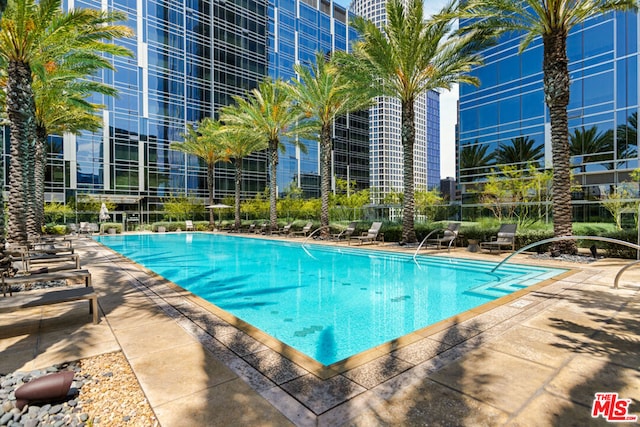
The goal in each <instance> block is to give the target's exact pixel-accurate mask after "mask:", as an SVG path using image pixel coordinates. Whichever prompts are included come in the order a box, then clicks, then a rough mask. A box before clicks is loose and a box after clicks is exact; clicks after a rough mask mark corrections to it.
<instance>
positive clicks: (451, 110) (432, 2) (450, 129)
mask: <svg viewBox="0 0 640 427" xmlns="http://www.w3.org/2000/svg"><path fill="white" fill-rule="evenodd" d="M334 2H335V3H338V4H339V5H341V6H343V7H345V8H348V7H349V3H351V1H350V0H334ZM448 2H449V0H424V11H425V15H426V16H425V18H428V17H429V16H431V15H432V14H434V13H436V12H438V11H439V10H440V9H442V8H443V7H444V6H445V5H446V4H447V3H448ZM457 102H458V87H457V86H456V87H454V88H452V90H451V91H441V93H440V176H441V177H442V178H446V177H448V176H451V177H455V176H456V164H455V161H456V137H455V136H456V132H455V127H456V122H457V110H458V107H457Z"/></svg>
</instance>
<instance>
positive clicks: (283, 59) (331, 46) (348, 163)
mask: <svg viewBox="0 0 640 427" xmlns="http://www.w3.org/2000/svg"><path fill="white" fill-rule="evenodd" d="M356 37H357V33H356V32H355V30H354V29H352V28H350V27H349V26H348V25H347V12H346V10H345V9H344V8H342V7H340V6H338V5H336V4H334V3H331V2H328V1H325V0H321V1H320V2H318V4H317V5H316V1H304V0H271V1H270V3H269V43H268V46H269V76H271V77H272V78H274V79H276V78H281V79H283V80H285V81H289V80H291V79H292V78H295V73H294V70H293V65H294V64H296V63H300V64H312V63H313V62H314V61H315V54H316V52H318V51H322V52H325V53H330V52H333V51H336V50H342V51H345V50H347V46H348V43H349V41H350V40H355V38H356ZM368 132H369V130H368V114H367V113H366V112H362V113H357V114H350V115H348V116H346V117H343V118H341V119H339V120H337V123H336V126H335V129H334V157H333V159H334V167H333V171H334V175H335V176H336V177H337V178H341V179H345V180H346V179H347V178H349V180H351V181H356V184H357V186H358V187H359V188H367V187H368V186H369V170H368V155H369V154H368V153H369V149H368V147H369V143H368ZM301 142H302V143H303V144H304V145H305V146H306V149H307V152H306V153H303V152H301V151H300V150H297V149H296V148H295V146H294V145H293V144H291V143H286V144H285V147H286V149H285V152H284V154H281V155H280V163H279V165H278V176H277V179H278V186H279V189H278V190H279V193H280V194H283V192H284V191H285V190H286V189H287V188H288V187H291V186H296V187H300V188H301V189H302V190H303V193H304V194H305V195H306V196H310V197H319V196H320V162H319V158H320V157H319V156H320V149H319V145H318V142H317V141H301ZM363 159H367V160H366V165H365V164H364V161H365V160H363Z"/></svg>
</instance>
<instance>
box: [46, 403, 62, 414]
mask: <svg viewBox="0 0 640 427" xmlns="http://www.w3.org/2000/svg"><path fill="white" fill-rule="evenodd" d="M61 410H62V405H55V406H52V407H51V409H49V414H51V415H53V414H57V413H58V412H60V411H61Z"/></svg>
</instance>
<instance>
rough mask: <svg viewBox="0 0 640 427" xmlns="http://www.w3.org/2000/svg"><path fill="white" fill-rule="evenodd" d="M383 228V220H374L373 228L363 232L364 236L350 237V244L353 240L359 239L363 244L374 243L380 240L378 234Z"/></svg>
mask: <svg viewBox="0 0 640 427" xmlns="http://www.w3.org/2000/svg"><path fill="white" fill-rule="evenodd" d="M381 228H382V223H381V222H374V223H373V224H371V228H370V229H369V230H368V231H367V232H366V233H362V236H355V237H353V236H352V237H350V238H349V244H351V241H352V240H357V241H359V242H360V244H361V245H362V244H363V243H374V242H376V241H377V240H378V234H380V229H381Z"/></svg>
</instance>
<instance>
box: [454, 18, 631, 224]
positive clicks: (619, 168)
mask: <svg viewBox="0 0 640 427" xmlns="http://www.w3.org/2000/svg"><path fill="white" fill-rule="evenodd" d="M461 25H464V22H462V23H461ZM519 42H520V39H519V38H508V37H504V38H503V39H502V40H501V41H500V43H499V44H497V45H496V46H494V47H492V48H490V49H487V50H486V51H485V52H484V56H485V64H484V65H483V66H481V67H478V68H476V69H475V70H474V71H473V73H472V74H473V75H475V76H476V77H478V78H479V79H480V82H481V85H480V86H479V87H478V88H476V87H472V86H469V85H463V86H461V88H460V106H459V114H460V116H459V129H458V130H459V141H458V153H459V156H458V161H459V163H458V171H459V177H458V182H459V183H460V186H461V193H462V197H463V199H462V203H463V208H464V207H465V206H468V207H472V206H474V204H475V201H476V200H475V198H474V195H473V194H472V193H471V190H473V188H474V187H475V186H476V184H477V183H478V182H482V181H483V179H484V177H485V176H486V175H487V173H497V171H496V169H497V166H499V165H498V164H497V163H498V161H499V159H498V158H497V157H495V156H494V157H491V155H492V154H493V153H497V152H498V151H499V149H500V148H501V147H506V146H509V145H512V144H514V140H516V139H518V138H521V139H523V138H524V139H528V141H533V143H532V148H533V149H534V150H535V149H537V150H538V152H539V153H541V154H539V155H538V156H534V157H535V158H531V159H525V158H523V159H517V160H515V161H514V162H513V164H515V165H524V164H525V163H527V162H529V161H532V162H533V163H534V164H536V165H537V166H538V167H539V168H541V169H542V168H551V167H552V164H551V147H550V125H549V114H548V109H547V108H546V105H545V103H544V96H543V75H542V55H543V47H542V41H541V40H540V39H536V40H534V41H533V42H532V43H531V45H530V46H529V47H528V48H527V49H526V50H525V51H524V52H523V53H522V54H518V45H519ZM567 51H568V56H569V61H570V62H569V70H570V75H571V98H570V104H569V107H568V113H569V133H570V143H571V154H572V157H571V163H572V166H573V167H574V169H573V173H574V176H575V179H576V180H577V182H578V183H580V185H581V187H582V188H581V189H580V191H576V192H574V193H573V203H574V206H575V208H574V216H575V217H576V218H577V219H585V220H588V219H592V218H593V217H596V216H599V215H600V213H599V211H598V206H597V205H598V200H599V196H600V195H601V194H602V192H603V191H608V190H609V188H611V186H613V185H615V184H617V183H619V182H621V181H624V180H627V179H628V176H629V172H630V171H631V170H633V169H634V168H637V167H638V150H637V142H638V141H637V129H636V123H637V122H636V119H637V112H638V60H639V55H638V15H637V14H636V13H608V14H606V15H603V16H599V17H596V18H592V19H589V20H588V21H587V22H585V23H584V24H583V25H581V26H578V27H576V28H574V29H573V30H572V31H571V33H570V34H569V37H568V40H567ZM585 134H586V135H590V140H585V138H584V135H585ZM502 164H504V163H502ZM463 213H464V209H463Z"/></svg>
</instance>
